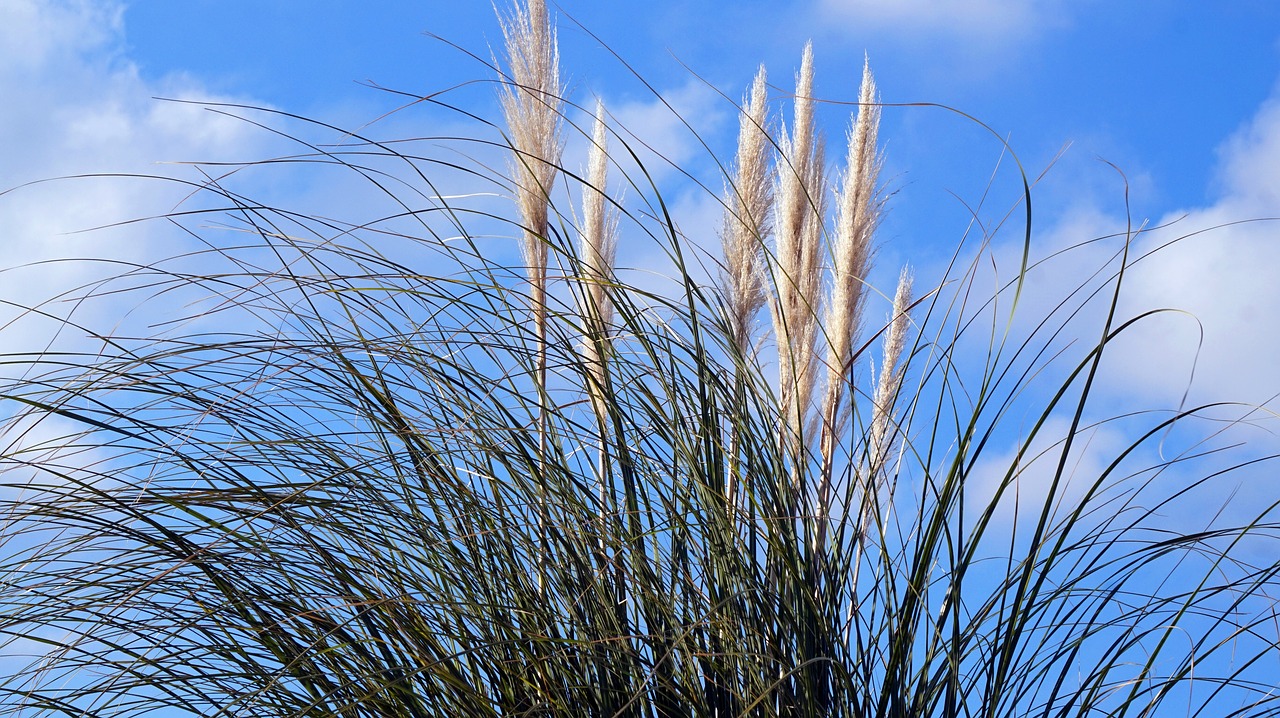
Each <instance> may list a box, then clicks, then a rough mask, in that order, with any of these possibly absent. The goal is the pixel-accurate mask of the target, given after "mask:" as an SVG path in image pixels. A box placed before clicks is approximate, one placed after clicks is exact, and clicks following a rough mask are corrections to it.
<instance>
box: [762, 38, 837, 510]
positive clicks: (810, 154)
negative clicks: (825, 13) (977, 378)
mask: <svg viewBox="0 0 1280 718" xmlns="http://www.w3.org/2000/svg"><path fill="white" fill-rule="evenodd" d="M813 105H814V102H813V47H812V45H811V44H809V45H805V48H804V57H803V59H802V61H801V65H800V72H799V73H798V74H797V75H796V96H795V109H794V115H793V118H792V121H793V126H792V130H791V133H790V135H786V134H785V133H784V135H783V137H782V138H781V141H780V149H781V158H780V160H779V162H778V185H777V198H776V201H777V214H776V222H775V230H776V232H777V242H776V249H775V252H774V263H773V267H772V275H773V292H772V293H771V294H770V295H769V299H770V304H769V307H770V310H771V313H772V318H773V329H774V335H775V337H776V338H777V346H778V401H779V415H780V416H781V419H782V423H783V425H782V427H781V439H782V445H783V446H784V447H786V449H787V450H788V452H789V453H790V454H791V456H792V460H793V463H794V466H795V477H794V481H795V482H796V484H795V487H794V489H795V490H796V491H799V489H800V484H802V483H803V474H804V471H803V467H804V465H805V463H806V460H805V455H806V453H807V449H806V446H805V444H806V443H807V442H805V441H804V436H805V422H806V420H807V418H808V415H809V409H810V405H811V403H812V395H813V386H814V373H815V372H814V370H815V367H816V361H815V358H814V357H815V355H814V351H813V347H814V341H815V339H816V337H817V329H818V310H819V304H820V298H821V288H822V263H821V251H820V250H821V245H822V235H823V215H824V214H825V208H826V187H825V176H826V163H825V161H824V159H823V153H822V143H821V141H820V140H819V139H818V138H817V136H816V132H815V130H814V117H813Z"/></svg>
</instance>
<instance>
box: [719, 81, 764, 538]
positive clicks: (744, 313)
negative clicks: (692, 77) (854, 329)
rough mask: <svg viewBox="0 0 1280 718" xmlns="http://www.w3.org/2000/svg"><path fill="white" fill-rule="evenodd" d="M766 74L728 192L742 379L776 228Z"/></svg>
mask: <svg viewBox="0 0 1280 718" xmlns="http://www.w3.org/2000/svg"><path fill="white" fill-rule="evenodd" d="M767 89H768V88H767V85H766V75H765V69H764V67H763V66H761V67H760V71H759V72H757V73H756V77H755V81H754V82H753V83H752V85H751V90H750V92H749V93H748V95H747V98H746V99H745V101H744V103H743V107H742V113H741V116H740V117H739V119H738V152H737V157H736V159H735V161H734V171H735V172H734V176H733V180H732V181H731V182H730V184H729V188H728V190H727V191H726V196H725V211H724V225H723V229H722V230H721V234H720V238H721V243H722V246H723V250H724V266H725V270H724V274H723V277H722V283H723V285H724V297H725V307H726V309H727V311H728V319H729V330H730V332H731V333H732V336H733V344H734V347H735V350H736V352H737V356H738V363H737V364H736V366H737V367H738V369H737V371H736V373H737V375H738V376H737V381H738V383H739V384H741V383H742V381H743V377H742V376H741V374H742V371H743V370H744V369H745V366H746V362H748V361H750V360H751V359H752V358H753V357H754V355H755V352H754V347H753V342H754V339H753V336H752V323H753V322H754V321H755V317H756V315H757V314H758V313H759V311H760V308H761V307H763V306H764V303H765V295H766V289H767V287H766V277H765V274H764V247H765V241H766V240H767V239H768V237H769V234H770V233H771V232H772V218H771V217H770V212H771V210H772V206H773V179H772V177H771V176H770V172H769V157H770V146H771V145H770V140H769V134H768V129H767V127H766V123H767V122H768V106H767V104H766V99H767V97H766V92H767ZM738 430H739V429H738V427H737V426H734V427H732V429H731V433H732V436H731V437H730V442H729V445H730V449H729V456H730V463H731V466H730V467H729V470H728V471H727V472H726V478H725V501H726V504H727V505H728V507H729V511H730V512H733V511H734V510H735V507H736V506H737V498H736V497H737V491H738V487H737V480H738V473H739V471H738V467H737V464H736V457H737V453H738V452H737V447H738V437H737V434H738Z"/></svg>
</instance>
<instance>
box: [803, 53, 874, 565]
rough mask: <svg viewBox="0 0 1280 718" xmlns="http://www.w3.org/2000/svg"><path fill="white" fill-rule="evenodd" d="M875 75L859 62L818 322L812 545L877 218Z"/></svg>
mask: <svg viewBox="0 0 1280 718" xmlns="http://www.w3.org/2000/svg"><path fill="white" fill-rule="evenodd" d="M878 101H879V100H878V98H877V96H876V84H875V79H874V78H873V77H872V76H871V66H870V63H869V62H864V63H863V69H862V88H861V91H860V92H859V96H858V105H859V107H858V115H857V119H855V120H854V122H853V127H852V128H851V130H850V132H849V139H848V157H847V159H846V164H845V171H844V178H843V180H842V182H841V185H840V191H839V196H838V198H837V202H838V208H837V215H836V229H835V263H834V265H833V266H832V271H831V290H830V292H831V293H830V298H829V300H828V302H827V307H826V310H827V311H826V319H825V321H824V323H823V326H824V329H825V331H826V339H827V347H826V350H827V351H826V370H827V371H826V374H827V378H826V385H825V389H824V392H823V397H822V403H821V422H822V423H821V440H820V441H821V443H820V456H821V459H822V468H821V471H820V472H819V475H818V515H817V522H818V531H817V546H818V547H819V548H820V547H821V546H823V544H824V543H825V539H826V533H827V524H828V519H829V517H830V513H831V500H832V483H833V473H834V471H835V451H836V444H837V441H838V437H839V436H840V433H841V431H842V429H843V427H844V425H845V423H846V422H847V420H848V417H849V414H850V412H851V404H852V401H851V400H850V401H846V398H848V394H849V392H848V388H847V387H848V384H849V381H850V374H851V371H852V367H853V360H854V356H853V341H854V338H855V337H856V336H857V334H858V329H859V327H860V323H861V319H862V308H863V302H864V297H865V296H866V289H865V282H866V277H867V271H868V269H869V268H870V264H871V252H872V244H871V239H872V234H873V233H874V231H875V227H876V222H877V221H878V218H879V205H878V199H877V192H878V190H877V182H878V181H879V176H880V158H879V156H878V155H877V150H876V140H877V134H878V132H879V126H880V108H879V106H878V105H877V102H878Z"/></svg>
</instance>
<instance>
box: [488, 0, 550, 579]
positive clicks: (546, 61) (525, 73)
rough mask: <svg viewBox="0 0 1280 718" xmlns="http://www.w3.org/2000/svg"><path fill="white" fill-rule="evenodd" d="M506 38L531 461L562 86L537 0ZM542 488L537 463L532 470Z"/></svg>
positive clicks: (506, 27)
mask: <svg viewBox="0 0 1280 718" xmlns="http://www.w3.org/2000/svg"><path fill="white" fill-rule="evenodd" d="M502 34H503V37H504V39H505V40H506V50H507V61H508V65H509V67H510V82H509V83H508V84H505V85H504V86H503V89H502V93H501V100H502V111H503V114H504V115H505V116H506V120H507V128H508V132H509V139H510V142H511V150H512V175H513V177H512V179H513V182H514V187H513V189H514V192H515V203H516V208H517V210H518V212H519V214H520V221H521V224H522V226H523V229H522V238H521V244H520V247H521V251H522V253H523V255H524V260H525V268H526V271H527V272H528V277H529V309H530V313H531V314H532V319H533V332H534V357H535V358H534V362H535V369H534V382H535V387H534V389H535V391H536V392H537V393H538V397H539V400H538V416H537V432H538V448H539V461H540V462H545V459H546V456H547V451H548V448H549V446H548V435H547V432H548V427H547V413H548V407H547V401H548V400H547V249H548V246H549V243H550V237H549V229H550V226H549V223H548V215H549V207H550V203H551V190H552V188H553V186H554V185H555V182H556V176H557V174H558V173H559V168H560V158H561V155H562V154H563V149H564V139H563V134H562V131H561V124H562V118H563V105H564V102H563V99H562V96H563V89H564V88H563V87H562V86H561V84H560V56H559V50H558V49H557V45H556V35H555V31H554V30H553V29H552V27H551V19H550V17H549V15H548V13H547V7H546V2H545V0H529V1H528V5H527V6H522V5H517V6H516V8H515V10H514V11H513V13H512V16H511V17H510V18H509V19H508V20H507V21H505V22H504V23H503V24H502ZM539 473H540V474H543V475H542V476H540V477H539V481H541V482H544V485H545V480H546V477H545V464H544V465H543V466H542V467H541V468H540V469H539ZM545 502H546V498H545V496H544V497H542V498H541V499H540V508H539V517H538V523H539V526H538V530H539V534H540V536H541V542H542V549H541V552H540V555H539V558H538V563H539V571H538V588H539V591H541V590H543V589H544V586H543V582H544V581H545V576H546V568H547V566H546V561H547V554H548V546H547V536H546V533H547V528H548V527H547V512H546V506H545Z"/></svg>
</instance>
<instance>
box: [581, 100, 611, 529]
mask: <svg viewBox="0 0 1280 718" xmlns="http://www.w3.org/2000/svg"><path fill="white" fill-rule="evenodd" d="M608 142H609V137H608V132H607V127H606V125H605V111H604V104H603V103H597V105H596V115H595V124H594V128H593V130H592V135H591V148H590V150H588V153H587V176H586V179H587V182H586V186H585V187H583V190H582V227H581V243H580V246H579V249H578V256H579V260H580V264H579V266H580V268H581V269H580V271H581V274H580V275H579V277H578V281H579V283H580V284H581V291H580V292H579V294H578V301H579V304H578V313H579V314H580V315H581V317H582V322H583V328H584V332H583V334H584V336H583V338H582V342H581V349H580V351H581V354H582V362H583V364H584V365H585V368H586V370H587V371H586V374H587V376H586V379H587V396H588V397H589V398H590V400H591V409H592V411H593V412H594V413H595V417H596V423H597V425H598V426H599V427H600V446H599V448H598V456H597V467H596V468H597V474H598V476H597V481H598V483H599V487H598V493H599V501H600V522H601V525H602V527H603V524H604V521H605V519H606V515H607V513H608V511H609V507H610V506H611V504H612V496H611V493H612V492H611V491H610V490H609V484H608V476H607V474H608V470H607V469H608V466H607V464H608V456H609V451H608V434H609V403H608V401H609V395H610V392H609V388H608V385H609V376H608V355H609V351H610V348H611V346H612V340H611V338H610V335H609V326H610V324H611V323H612V321H613V303H612V302H611V301H610V299H609V285H610V284H611V283H612V281H613V262H614V255H615V253H616V251H617V225H618V220H617V216H616V215H615V214H614V213H611V212H610V211H609V209H608V202H607V197H608V195H607V183H608V174H609V154H608ZM600 540H601V542H602V543H601V544H600V551H601V553H602V555H603V551H604V545H603V540H604V531H603V528H602V530H601V539H600Z"/></svg>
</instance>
